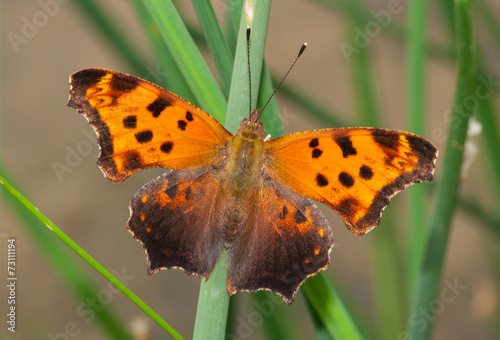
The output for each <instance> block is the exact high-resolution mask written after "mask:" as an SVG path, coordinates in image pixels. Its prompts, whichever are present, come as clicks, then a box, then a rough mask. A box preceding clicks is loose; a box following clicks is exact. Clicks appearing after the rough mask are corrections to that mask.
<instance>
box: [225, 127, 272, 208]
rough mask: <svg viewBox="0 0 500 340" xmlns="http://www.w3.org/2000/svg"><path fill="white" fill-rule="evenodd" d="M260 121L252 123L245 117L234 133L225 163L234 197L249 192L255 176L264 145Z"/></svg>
mask: <svg viewBox="0 0 500 340" xmlns="http://www.w3.org/2000/svg"><path fill="white" fill-rule="evenodd" d="M262 131H263V127H262V123H260V122H259V123H258V124H252V123H250V121H249V120H247V119H245V120H243V122H242V123H241V126H240V129H239V130H238V132H236V134H235V135H234V138H233V141H232V144H231V151H230V159H229V163H228V165H227V173H228V180H229V183H228V184H229V191H230V192H231V194H232V195H233V196H235V197H236V198H238V197H241V198H243V197H244V196H246V195H247V194H249V191H250V188H251V187H252V184H253V182H254V180H255V178H256V176H257V173H258V166H259V162H260V155H261V153H262V148H263V145H264V141H263V137H262Z"/></svg>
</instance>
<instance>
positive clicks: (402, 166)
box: [68, 68, 437, 304]
mask: <svg viewBox="0 0 500 340" xmlns="http://www.w3.org/2000/svg"><path fill="white" fill-rule="evenodd" d="M70 84H71V89H70V99H69V103H68V105H69V106H70V107H72V108H75V109H77V110H78V111H79V112H81V113H83V115H84V116H85V117H86V118H87V120H88V121H89V123H90V124H91V125H92V127H93V128H94V130H95V131H96V134H97V136H98V144H99V147H100V155H99V160H98V164H99V166H100V168H101V169H102V171H103V173H104V175H105V177H106V178H107V179H109V180H111V181H113V182H121V181H123V180H125V179H126V178H127V177H129V176H130V175H132V174H133V173H134V172H136V171H139V170H142V169H146V168H152V167H162V168H166V169H167V170H166V172H165V173H164V174H162V175H161V176H159V177H157V178H156V179H154V180H152V181H150V182H149V183H147V184H146V185H144V186H143V187H142V188H141V189H140V190H139V191H138V192H137V193H136V194H135V195H134V196H133V198H132V201H131V203H130V211H131V215H130V218H129V220H128V222H127V229H128V230H129V231H130V232H131V233H132V234H133V236H134V238H135V239H137V240H138V241H139V242H141V243H142V245H143V247H144V249H145V251H146V254H147V260H148V269H149V273H150V274H153V273H155V272H157V271H158V270H160V269H165V268H181V269H183V270H184V271H185V272H186V273H187V274H196V275H199V276H200V277H203V276H205V278H206V279H208V277H209V276H210V273H211V272H212V270H213V269H214V266H215V264H216V263H217V261H218V259H219V257H220V256H221V254H222V252H223V251H224V249H227V290H228V293H229V294H231V295H232V294H234V293H236V292H238V291H248V292H255V291H257V290H261V289H265V290H270V291H272V292H274V293H277V294H279V295H281V297H282V298H283V299H284V300H285V301H286V302H287V303H289V304H290V303H292V302H293V300H294V299H295V296H296V293H297V290H298V288H299V286H300V285H301V284H302V283H303V282H304V281H305V280H306V279H307V277H309V276H311V275H315V274H317V273H318V272H319V271H321V270H324V269H326V268H327V267H328V265H329V263H330V251H331V249H332V247H333V243H334V242H333V235H332V230H331V228H330V226H329V224H328V222H327V220H326V218H325V217H324V215H323V214H322V213H321V211H320V210H319V209H318V207H317V206H316V204H315V203H314V202H313V200H315V201H318V202H322V203H324V204H326V205H328V206H329V207H330V208H332V209H333V210H335V211H336V212H337V213H338V214H339V215H340V216H341V217H342V218H343V220H344V221H345V224H346V226H347V227H348V229H349V230H350V231H352V232H353V233H356V234H365V233H367V232H368V231H370V230H371V229H372V228H374V227H375V226H377V225H378V224H379V222H380V217H381V213H382V210H383V209H384V208H385V207H386V206H387V204H388V203H389V199H390V198H391V197H392V196H393V195H394V194H396V193H397V192H399V191H401V190H402V189H404V188H405V187H407V186H408V185H410V184H413V183H418V182H421V181H431V180H432V178H433V173H434V168H435V161H436V157H437V149H436V148H435V147H434V146H433V145H432V144H431V143H430V142H429V141H427V140H425V139H424V138H422V137H419V136H417V135H414V134H412V133H408V132H401V131H391V130H385V129H377V128H339V129H323V130H314V131H304V132H298V133H292V134H288V135H285V136H282V137H279V138H276V139H273V140H267V139H264V138H263V131H264V126H263V124H262V123H261V122H260V121H259V113H258V111H257V110H254V111H253V112H252V113H251V114H250V116H249V118H247V119H244V120H243V121H242V122H241V125H240V128H239V130H238V131H237V132H236V134H234V135H233V134H231V133H230V132H228V131H227V130H226V129H225V128H224V127H223V126H222V125H221V124H220V123H219V122H217V120H215V119H214V118H213V117H212V116H210V115H209V114H207V113H206V112H204V111H203V110H201V109H200V108H198V107H196V106H194V105H192V104H191V103H189V102H187V101H185V100H183V99H182V98H180V97H178V96H176V95H175V94H173V93H171V92H168V91H166V90H164V89H162V88H161V87H159V86H156V85H154V84H152V83H150V82H148V81H145V80H142V79H139V78H136V77H133V76H130V75H127V74H124V73H119V72H115V71H111V70H106V69H98V68H91V69H84V70H81V71H78V72H76V73H74V74H72V75H71V78H70Z"/></svg>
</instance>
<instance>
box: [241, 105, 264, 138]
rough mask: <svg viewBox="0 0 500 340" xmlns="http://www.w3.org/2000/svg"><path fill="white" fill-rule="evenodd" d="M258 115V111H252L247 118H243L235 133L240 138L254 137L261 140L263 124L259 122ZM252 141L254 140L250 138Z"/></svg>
mask: <svg viewBox="0 0 500 340" xmlns="http://www.w3.org/2000/svg"><path fill="white" fill-rule="evenodd" d="M259 117H260V113H259V110H258V109H254V110H253V111H252V113H251V114H250V117H249V118H245V119H243V120H242V121H241V123H240V129H239V130H238V132H237V133H236V134H237V135H240V136H250V135H254V136H255V138H263V135H264V124H262V122H260V121H259ZM252 139H254V138H252Z"/></svg>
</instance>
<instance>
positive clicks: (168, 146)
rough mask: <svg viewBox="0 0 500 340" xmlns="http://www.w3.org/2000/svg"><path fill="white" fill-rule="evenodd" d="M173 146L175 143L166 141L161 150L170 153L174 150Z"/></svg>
mask: <svg viewBox="0 0 500 340" xmlns="http://www.w3.org/2000/svg"><path fill="white" fill-rule="evenodd" d="M173 147H174V143H172V142H165V143H163V144H162V145H161V146H160V150H161V152H164V153H170V151H172V148H173Z"/></svg>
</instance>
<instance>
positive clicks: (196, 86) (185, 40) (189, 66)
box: [143, 0, 227, 121]
mask: <svg viewBox="0 0 500 340" xmlns="http://www.w3.org/2000/svg"><path fill="white" fill-rule="evenodd" d="M143 3H144V5H145V7H146V9H147V10H148V12H149V15H150V16H151V18H152V19H153V22H154V23H155V24H156V27H157V28H158V30H159V31H160V35H161V36H162V38H163V41H164V42H165V44H166V45H167V47H168V49H169V50H170V53H171V54H172V56H173V58H174V60H175V62H176V63H177V66H178V67H179V69H180V71H181V73H182V75H183V76H184V79H186V81H187V82H188V84H189V87H190V88H191V90H192V91H193V94H194V95H195V97H196V99H197V102H198V103H199V105H200V106H201V107H202V108H203V109H204V110H205V111H206V112H208V113H209V114H210V115H212V116H213V117H214V118H215V119H217V120H218V121H223V120H224V113H225V111H226V105H227V101H226V98H225V97H224V94H223V93H222V91H221V89H220V88H219V85H218V84H217V82H216V80H215V78H214V77H213V75H212V73H211V72H210V70H209V68H208V66H207V64H206V63H205V60H204V59H203V57H202V56H201V53H200V51H199V50H198V48H197V47H196V45H195V43H194V41H193V39H192V38H191V36H190V35H189V32H188V30H187V28H186V26H185V25H184V23H183V22H182V19H181V17H180V16H179V13H178V12H177V10H176V9H175V7H174V5H173V4H172V1H171V0H143Z"/></svg>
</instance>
